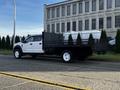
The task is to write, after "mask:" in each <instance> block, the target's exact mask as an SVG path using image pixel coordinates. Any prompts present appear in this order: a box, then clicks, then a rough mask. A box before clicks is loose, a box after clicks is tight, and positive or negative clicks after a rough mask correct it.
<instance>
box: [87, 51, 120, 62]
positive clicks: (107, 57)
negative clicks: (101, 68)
mask: <svg viewBox="0 0 120 90" xmlns="http://www.w3.org/2000/svg"><path fill="white" fill-rule="evenodd" d="M88 59H90V60H99V61H120V54H115V53H106V54H101V55H98V54H93V55H92V56H90V57H89V58H88Z"/></svg>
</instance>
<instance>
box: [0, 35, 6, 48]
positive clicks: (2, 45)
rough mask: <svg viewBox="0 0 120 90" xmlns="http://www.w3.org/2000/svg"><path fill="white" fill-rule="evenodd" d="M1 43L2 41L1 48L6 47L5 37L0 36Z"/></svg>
mask: <svg viewBox="0 0 120 90" xmlns="http://www.w3.org/2000/svg"><path fill="white" fill-rule="evenodd" d="M1 43H2V44H1V48H2V49H5V48H6V44H5V37H4V36H3V37H2V41H1Z"/></svg>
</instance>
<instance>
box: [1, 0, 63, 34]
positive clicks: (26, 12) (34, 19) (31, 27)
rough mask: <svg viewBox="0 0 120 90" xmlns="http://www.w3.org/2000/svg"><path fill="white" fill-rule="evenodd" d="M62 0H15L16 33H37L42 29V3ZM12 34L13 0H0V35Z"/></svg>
mask: <svg viewBox="0 0 120 90" xmlns="http://www.w3.org/2000/svg"><path fill="white" fill-rule="evenodd" d="M60 1H64V0H16V4H17V22H16V33H17V34H18V35H27V34H38V33H40V32H41V31H40V30H43V29H44V28H43V15H44V11H43V10H44V4H50V3H55V2H60ZM8 34H9V35H12V34H13V0H0V35H1V36H3V35H8Z"/></svg>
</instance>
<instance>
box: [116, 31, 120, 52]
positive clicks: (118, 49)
mask: <svg viewBox="0 0 120 90" xmlns="http://www.w3.org/2000/svg"><path fill="white" fill-rule="evenodd" d="M115 51H116V52H117V53H120V29H119V30H117V35H116V50H115Z"/></svg>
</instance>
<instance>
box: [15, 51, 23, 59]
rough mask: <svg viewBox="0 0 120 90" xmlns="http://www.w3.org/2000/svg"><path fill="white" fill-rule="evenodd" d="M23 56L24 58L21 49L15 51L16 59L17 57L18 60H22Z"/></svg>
mask: <svg viewBox="0 0 120 90" xmlns="http://www.w3.org/2000/svg"><path fill="white" fill-rule="evenodd" d="M21 56H22V53H21V51H20V50H19V49H15V50H14V57H15V58H16V59H20V58H21Z"/></svg>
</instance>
